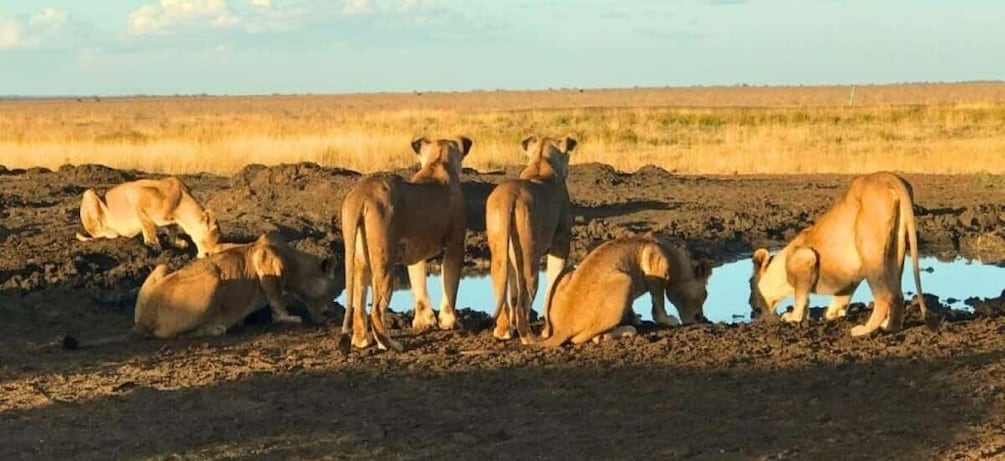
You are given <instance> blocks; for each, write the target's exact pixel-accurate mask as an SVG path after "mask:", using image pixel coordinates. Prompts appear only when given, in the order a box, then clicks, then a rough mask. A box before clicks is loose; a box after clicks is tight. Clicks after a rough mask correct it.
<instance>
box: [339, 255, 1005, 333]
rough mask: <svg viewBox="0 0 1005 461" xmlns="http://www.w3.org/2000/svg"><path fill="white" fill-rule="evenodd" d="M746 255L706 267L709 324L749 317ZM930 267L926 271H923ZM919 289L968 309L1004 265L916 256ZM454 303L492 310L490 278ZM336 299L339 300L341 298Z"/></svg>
mask: <svg viewBox="0 0 1005 461" xmlns="http://www.w3.org/2000/svg"><path fill="white" fill-rule="evenodd" d="M905 262H907V263H908V264H907V267H905V270H904V280H903V287H904V293H905V296H906V297H910V296H911V295H913V293H914V282H913V280H912V277H911V272H910V270H909V269H910V261H909V260H908V261H905ZM751 264H752V263H751V261H750V259H743V260H739V261H736V262H732V263H728V264H724V265H722V266H719V267H716V268H715V269H714V270H713V271H712V278H711V279H709V283H708V300H707V301H706V302H705V316H706V317H708V319H709V320H711V321H713V322H746V321H749V320H750V308H749V306H748V298H749V296H750V289H749V285H748V279H749V278H750V274H751ZM929 268H930V269H931V271H930V272H928V271H926V270H927V269H929ZM921 269H922V273H921V287H922V289H923V290H924V291H925V292H926V293H930V294H934V295H937V296H939V298H940V300H941V301H942V302H943V303H947V300H949V299H952V300H954V302H953V303H950V305H951V306H952V307H953V308H955V309H965V310H969V309H970V308H969V307H968V306H966V305H965V304H963V300H965V299H967V298H969V297H971V296H977V297H993V296H998V295H999V294H1000V293H1001V292H1002V289H1003V288H1005V268H1001V267H998V266H994V265H987V264H981V263H979V262H974V261H967V260H964V259H956V260H954V261H949V262H943V261H939V260H938V259H936V258H934V257H923V258H921ZM539 280H540V285H539V286H540V288H539V291H538V296H537V299H535V300H534V309H535V310H536V311H537V312H541V307H542V305H543V304H544V289H545V281H544V274H543V273H542V274H541V277H540V278H539ZM427 283H428V287H429V296H430V300H431V301H432V303H433V307H434V309H436V308H438V306H439V302H440V297H441V293H442V289H441V285H440V278H439V276H436V275H430V277H429V279H428V282H427ZM457 297H458V300H457V305H458V307H461V308H463V307H469V308H472V309H475V310H478V311H482V312H488V313H490V314H491V313H492V310H493V309H494V303H495V301H494V294H493V293H492V283H491V279H490V278H489V277H487V276H478V277H465V278H464V279H463V280H461V286H460V290H459V292H458V294H457ZM810 298H811V299H810V305H811V306H820V307H823V306H826V305H827V303H828V302H829V301H830V297H829V296H811V297H810ZM871 299H872V294H871V293H870V292H869V288H868V285H867V284H866V283H862V284H861V285H860V286H859V288H858V290H856V291H855V295H854V296H853V297H852V302H865V303H867V302H869V301H870V300H871ZM338 301H339V302H340V303H344V299H343V297H342V296H339V298H338ZM412 304H413V301H412V293H411V292H410V291H408V290H402V291H396V292H395V293H394V295H393V296H392V299H391V309H392V310H394V311H396V312H403V311H407V310H411V309H412ZM791 305H792V300H791V298H790V299H787V300H785V301H783V302H782V304H781V305H780V306H779V311H784V309H785V308H786V307H788V306H791ZM667 306H668V307H667V311H668V312H669V313H670V314H673V315H676V309H674V308H673V305H672V304H670V303H667ZM634 307H635V313H636V314H639V315H641V316H642V318H643V319H645V320H652V313H651V304H650V300H649V295H647V294H646V295H642V296H641V297H639V298H638V299H637V300H636V301H635V305H634Z"/></svg>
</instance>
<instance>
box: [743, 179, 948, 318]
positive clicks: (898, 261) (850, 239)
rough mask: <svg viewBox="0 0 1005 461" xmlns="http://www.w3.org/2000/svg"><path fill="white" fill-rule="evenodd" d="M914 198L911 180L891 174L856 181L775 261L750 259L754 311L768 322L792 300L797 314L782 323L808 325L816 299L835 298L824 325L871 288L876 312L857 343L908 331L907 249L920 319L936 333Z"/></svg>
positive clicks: (760, 256)
mask: <svg viewBox="0 0 1005 461" xmlns="http://www.w3.org/2000/svg"><path fill="white" fill-rule="evenodd" d="M913 206H914V191H913V189H912V187H911V185H910V183H908V182H907V181H906V180H904V179H903V178H901V177H900V176H897V175H895V174H893V173H889V172H877V173H872V174H868V175H864V176H859V177H856V178H854V179H853V180H852V181H851V184H850V187H849V188H848V190H847V191H846V192H845V193H844V194H843V195H842V196H840V197H838V199H837V200H836V201H835V202H834V204H833V205H831V207H830V208H829V209H828V210H827V211H825V212H824V213H823V214H822V215H820V217H819V218H818V219H817V221H816V223H815V224H813V225H812V226H810V227H808V228H806V229H804V230H803V231H802V232H800V233H799V234H798V235H797V236H796V237H795V238H794V239H793V240H792V241H791V242H789V244H788V245H786V246H785V247H784V248H782V250H781V251H779V252H778V253H777V254H775V255H773V256H772V255H770V254H769V253H768V250H766V249H764V248H758V249H757V250H755V251H754V254H753V263H754V273H753V276H752V277H751V279H750V292H751V295H750V305H751V308H752V309H753V310H754V312H760V314H761V316H762V317H764V318H769V317H770V316H773V315H774V310H775V307H776V306H777V304H778V302H779V301H780V300H782V299H783V298H785V297H788V296H793V297H794V298H795V301H794V306H793V309H792V312H788V313H785V314H783V315H782V320H784V321H788V322H800V323H805V322H807V321H808V312H807V305H808V304H809V295H810V294H811V293H814V294H821V295H833V296H834V298H833V299H832V300H831V302H830V304H829V305H828V306H827V310H826V312H825V314H824V318H826V319H827V320H833V319H836V318H838V317H843V316H844V315H845V313H846V311H847V307H848V302H849V301H850V299H851V296H852V294H853V293H854V292H855V289H856V288H857V287H858V285H859V284H860V283H861V282H862V280H863V279H864V280H866V281H867V282H868V284H869V289H870V291H872V295H873V298H874V301H875V303H874V304H875V307H874V308H873V310H872V314H871V315H870V317H869V320H868V322H867V323H866V324H865V325H856V326H855V327H853V328H852V329H851V335H852V336H865V335H869V334H872V333H873V332H874V331H876V329H877V328H879V327H880V326H882V327H883V329H884V330H887V331H897V330H900V329H901V328H903V321H904V295H903V293H902V292H901V286H900V285H901V276H902V274H903V271H904V257H905V253H906V249H905V247H904V245H905V242H906V243H907V244H908V246H910V248H911V260H912V263H913V272H914V286H915V289H916V290H917V293H918V297H919V304H920V305H921V312H922V316H923V317H924V319H925V322H926V324H927V325H928V327H929V328H931V329H932V330H937V329H938V323H939V320H938V319H937V318H935V317H934V316H932V315H930V314H929V312H928V308H927V306H925V300H924V296H922V295H921V294H922V290H921V277H920V274H919V272H920V271H919V268H918V236H917V231H916V228H915V219H914V210H913Z"/></svg>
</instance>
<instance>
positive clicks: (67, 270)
mask: <svg viewBox="0 0 1005 461" xmlns="http://www.w3.org/2000/svg"><path fill="white" fill-rule="evenodd" d="M515 173H516V169H515V168H514V169H511V170H508V171H506V172H504V173H502V174H479V173H477V172H473V171H468V172H466V174H465V177H464V181H465V185H464V187H465V193H466V195H467V200H468V207H467V211H468V221H469V223H470V228H471V229H470V232H469V234H468V239H467V261H466V270H467V271H469V272H475V271H479V270H482V268H484V267H485V266H486V264H487V258H488V251H487V247H486V242H485V237H484V216H483V212H484V211H483V210H484V201H485V198H486V197H487V196H488V194H489V192H490V191H491V189H492V187H493V186H494V185H495V184H497V183H498V182H499V181H501V180H502V179H503V178H505V177H507V176H511V175H514V174H515ZM148 176H150V175H146V174H144V173H141V172H135V171H118V170H112V169H108V168H103V167H96V166H84V167H68V168H63V169H60V170H59V171H54V172H53V171H48V170H42V169H32V170H27V171H25V170H4V169H2V168H0V319H2V322H0V337H2V338H4V339H3V346H4V347H2V348H0V431H2V432H3V433H4V434H5V435H4V437H3V440H4V442H5V443H3V444H0V458H3V459H16V458H41V459H53V458H57V457H68V456H72V457H74V458H94V459H109V458H115V459H117V458H138V457H153V458H170V457H181V458H193V457H202V458H206V457H210V458H219V457H234V456H240V457H306V458H319V457H361V458H379V459H388V458H409V459H411V458H426V459H428V458H435V459H447V458H451V459H452V458H457V459H499V458H513V457H515V458H517V459H531V458H533V459H569V458H574V459H585V458H595V459H804V458H812V457H822V458H823V459H832V458H842V459H846V458H856V459H887V458H894V459H919V458H939V459H994V458H996V457H1001V456H1003V454H1005V431H1003V430H1002V427H1005V378H1003V376H1005V356H1003V351H1005V315H1003V314H1005V293H1003V295H1002V296H1000V297H996V298H992V299H969V300H967V304H969V305H970V306H972V307H973V309H974V312H973V313H961V312H958V311H955V312H944V315H945V316H946V317H947V322H946V323H945V324H944V327H943V329H942V331H941V332H940V333H939V334H933V333H930V332H928V331H927V330H926V329H925V328H924V327H922V326H921V324H920V321H919V320H918V319H917V316H916V312H914V309H912V316H911V317H910V319H909V321H908V323H907V328H906V329H905V330H904V331H902V332H898V333H895V334H880V335H877V336H875V337H872V338H867V339H859V340H856V339H852V338H851V337H850V336H849V335H848V330H849V329H850V328H851V326H852V325H853V324H854V322H858V321H861V319H862V317H863V316H865V315H867V314H868V310H867V309H866V308H865V306H861V305H856V306H854V307H853V308H852V309H851V312H850V314H849V315H850V318H849V319H846V320H841V321H838V322H834V323H827V324H825V323H822V322H819V321H814V322H811V324H810V326H809V327H806V328H799V327H794V326H792V325H781V324H778V323H757V324H739V325H725V324H716V325H698V326H690V327H683V328H670V329H659V330H656V329H652V328H645V329H643V331H642V334H641V335H640V336H638V337H636V338H632V339H627V340H624V341H617V342H608V343H603V344H586V345H582V346H576V347H566V348H562V349H558V350H547V351H545V350H538V349H534V348H527V347H523V346H520V345H519V344H517V343H515V342H510V343H499V342H496V341H495V340H493V339H492V338H491V335H490V333H489V332H488V331H487V330H485V329H486V328H488V326H489V325H490V323H489V321H488V319H486V318H485V316H484V315H482V314H478V313H476V312H472V311H465V316H464V322H465V325H467V326H468V329H467V330H466V331H461V332H432V333H424V334H416V333H414V332H412V331H410V330H409V329H408V328H407V325H408V317H407V314H405V315H396V316H394V319H393V322H392V326H394V327H395V328H396V329H395V330H394V331H393V334H394V335H396V336H397V337H398V338H399V339H400V340H401V341H402V342H403V343H404V345H405V347H406V348H407V351H406V352H404V353H401V354H388V353H382V352H379V351H376V350H373V349H371V350H366V351H354V352H353V353H351V354H350V355H349V356H348V357H343V356H342V355H341V354H340V353H339V352H338V350H337V345H336V339H335V334H334V332H335V331H336V330H337V326H336V325H337V324H338V323H337V319H333V321H331V322H329V323H327V324H325V325H320V326H289V325H274V324H269V323H268V322H253V323H252V324H250V325H247V326H245V327H242V328H238V329H236V330H235V331H232V332H231V333H229V334H228V335H226V336H225V337H221V338H212V339H178V340H170V341H143V342H137V343H128V344H115V345H108V346H104V347H98V348H84V349H82V350H79V351H74V352H66V351H62V350H59V349H58V348H52V347H40V345H41V344H44V343H46V342H48V341H52V340H54V339H56V338H57V337H58V336H59V335H60V334H63V333H73V334H74V335H76V336H78V337H79V338H81V339H83V340H85V341H87V340H88V339H93V338H100V337H104V336H108V335H114V334H119V333H122V332H124V331H126V330H127V329H128V328H129V326H130V325H131V322H132V317H131V312H132V305H133V302H134V298H135V291H136V288H137V287H138V286H139V285H140V283H141V281H142V279H143V278H144V277H145V276H146V275H147V273H148V272H149V271H150V270H151V268H152V267H153V266H154V265H155V264H156V263H158V262H166V263H168V264H169V265H170V266H172V267H179V266H181V265H182V264H184V263H185V262H186V261H188V260H189V259H190V258H191V257H192V253H191V252H192V250H188V251H182V250H177V249H171V248H168V249H167V250H166V251H165V252H163V253H161V254H158V255H154V254H151V253H150V252H148V251H147V250H146V248H145V247H144V246H143V245H142V243H141V241H140V239H139V238H136V239H132V240H125V239H119V240H114V241H95V242H88V243H81V242H77V241H76V240H75V239H74V238H73V235H74V233H75V232H76V231H77V230H78V229H79V222H78V221H79V218H78V215H77V213H78V209H77V207H78V205H79V200H80V195H81V194H82V193H83V191H84V190H86V189H87V188H91V187H95V188H98V190H99V191H101V192H103V191H104V190H105V189H107V188H108V187H110V186H112V185H114V184H116V183H118V182H121V181H124V180H128V179H133V178H138V177H148ZM358 178H359V176H358V175H357V174H355V173H353V172H349V171H344V170H338V169H329V168H321V167H318V166H316V165H310V164H299V165H284V166H279V167H272V168H267V167H262V166H249V167H247V168H245V169H244V170H243V171H242V172H240V173H239V174H236V175H234V176H232V177H219V176H212V175H189V176H185V177H184V180H185V181H186V182H187V183H188V184H189V185H190V187H191V188H192V190H193V193H194V195H195V196H196V197H197V198H198V199H199V200H201V201H202V202H203V203H205V204H207V205H208V206H210V207H212V208H214V209H215V210H216V212H217V214H218V216H219V218H220V220H221V225H222V228H223V232H224V235H225V237H226V238H227V239H228V240H231V241H250V240H252V239H254V238H255V237H256V236H257V235H258V234H259V233H261V232H275V233H278V234H279V235H280V236H282V237H283V238H285V239H287V240H289V241H291V242H292V243H293V244H294V245H295V246H297V247H299V248H301V249H304V250H306V251H310V252H313V253H316V254H319V255H320V254H324V253H329V252H333V253H336V254H340V253H341V240H340V232H339V231H338V229H339V228H338V226H339V224H340V223H339V222H338V219H337V215H338V210H339V206H340V204H341V199H342V197H343V196H344V195H345V193H346V192H348V190H349V188H350V187H352V185H353V184H354V183H355V181H356V180H358ZM908 179H909V180H910V181H911V182H912V184H913V185H914V188H915V192H916V200H917V208H916V209H917V212H918V222H919V237H920V239H921V246H922V250H923V252H926V253H930V254H945V255H950V254H955V253H957V252H959V253H962V254H964V255H965V256H969V257H980V258H982V259H984V260H986V261H1002V260H1003V259H1005V257H1003V255H1005V240H1003V235H1005V191H1003V190H1002V189H1001V188H1000V187H997V188H996V187H993V185H994V183H993V182H989V181H986V180H985V179H984V178H982V177H970V176H916V175H911V176H908ZM847 181H848V177H843V176H778V177H681V176H676V175H673V174H670V173H668V172H666V171H663V170H660V169H656V168H644V169H642V170H640V171H639V172H636V173H634V174H624V173H619V172H616V171H614V170H613V169H611V168H609V167H606V166H603V165H580V166H576V167H574V168H573V169H572V172H571V174H570V189H571V195H572V197H573V201H574V205H575V213H576V224H575V227H574V232H575V240H574V251H573V253H574V254H573V260H574V261H578V260H579V259H581V258H582V257H583V255H585V253H586V252H587V251H588V250H589V249H590V248H592V247H593V246H595V245H597V244H599V243H601V242H603V241H605V240H608V239H610V238H614V237H619V236H623V235H629V234H631V233H635V232H645V231H649V230H665V231H667V232H669V233H672V234H673V235H675V236H677V237H678V238H680V239H682V240H684V241H686V242H687V243H688V244H689V246H690V247H691V248H692V249H693V251H694V252H695V253H698V254H699V255H701V256H706V257H712V258H713V259H715V260H717V261H718V262H725V261H727V260H730V259H732V258H734V257H735V256H736V255H737V254H741V253H745V252H749V251H751V249H752V248H753V247H754V246H762V245H764V246H774V245H779V244H781V243H782V242H784V241H785V239H788V238H791V237H792V236H793V235H794V234H795V232H797V231H798V230H799V229H801V228H802V227H804V226H806V225H808V224H809V222H810V220H811V219H812V218H813V216H815V215H816V214H817V213H819V212H820V211H822V210H823V209H825V208H826V207H827V206H828V205H829V204H830V203H831V202H832V201H833V200H834V199H835V198H836V196H837V195H839V194H840V193H841V191H842V189H843V188H844V187H845V184H847ZM1003 288H1005V285H1003ZM746 289H747V287H746V286H738V287H737V290H746ZM490 302H491V301H490V300H485V303H490ZM929 305H930V306H935V305H938V302H937V300H936V299H932V300H931V301H930V302H929ZM460 307H462V308H465V307H480V308H482V309H484V308H485V307H486V306H460ZM814 313H819V310H814Z"/></svg>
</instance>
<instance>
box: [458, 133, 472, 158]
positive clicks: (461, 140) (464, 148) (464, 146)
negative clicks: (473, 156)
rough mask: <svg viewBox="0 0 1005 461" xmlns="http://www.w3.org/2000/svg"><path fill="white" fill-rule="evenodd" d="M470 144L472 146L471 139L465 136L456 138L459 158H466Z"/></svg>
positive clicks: (469, 150)
mask: <svg viewBox="0 0 1005 461" xmlns="http://www.w3.org/2000/svg"><path fill="white" fill-rule="evenodd" d="M472 144H474V141H472V140H471V138H469V137H467V136H458V137H457V145H458V147H460V148H461V157H467V156H468V152H471V145H472Z"/></svg>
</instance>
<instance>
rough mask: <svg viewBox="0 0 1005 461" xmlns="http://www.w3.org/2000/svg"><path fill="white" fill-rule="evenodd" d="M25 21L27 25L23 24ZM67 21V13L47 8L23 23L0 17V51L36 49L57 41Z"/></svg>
mask: <svg viewBox="0 0 1005 461" xmlns="http://www.w3.org/2000/svg"><path fill="white" fill-rule="evenodd" d="M25 19H27V21H26V23H25V22H23V21H24V20H25ZM66 20H67V14H66V12H65V11H62V10H57V9H55V8H52V7H45V8H43V9H42V11H40V12H38V14H35V15H34V16H31V17H30V18H29V17H25V18H22V20H21V21H18V20H17V19H15V18H5V17H3V15H0V49H4V48H34V47H38V46H41V45H42V44H43V43H46V42H50V41H53V40H56V39H58V36H59V35H60V31H61V30H62V29H63V24H65V23H66Z"/></svg>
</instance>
